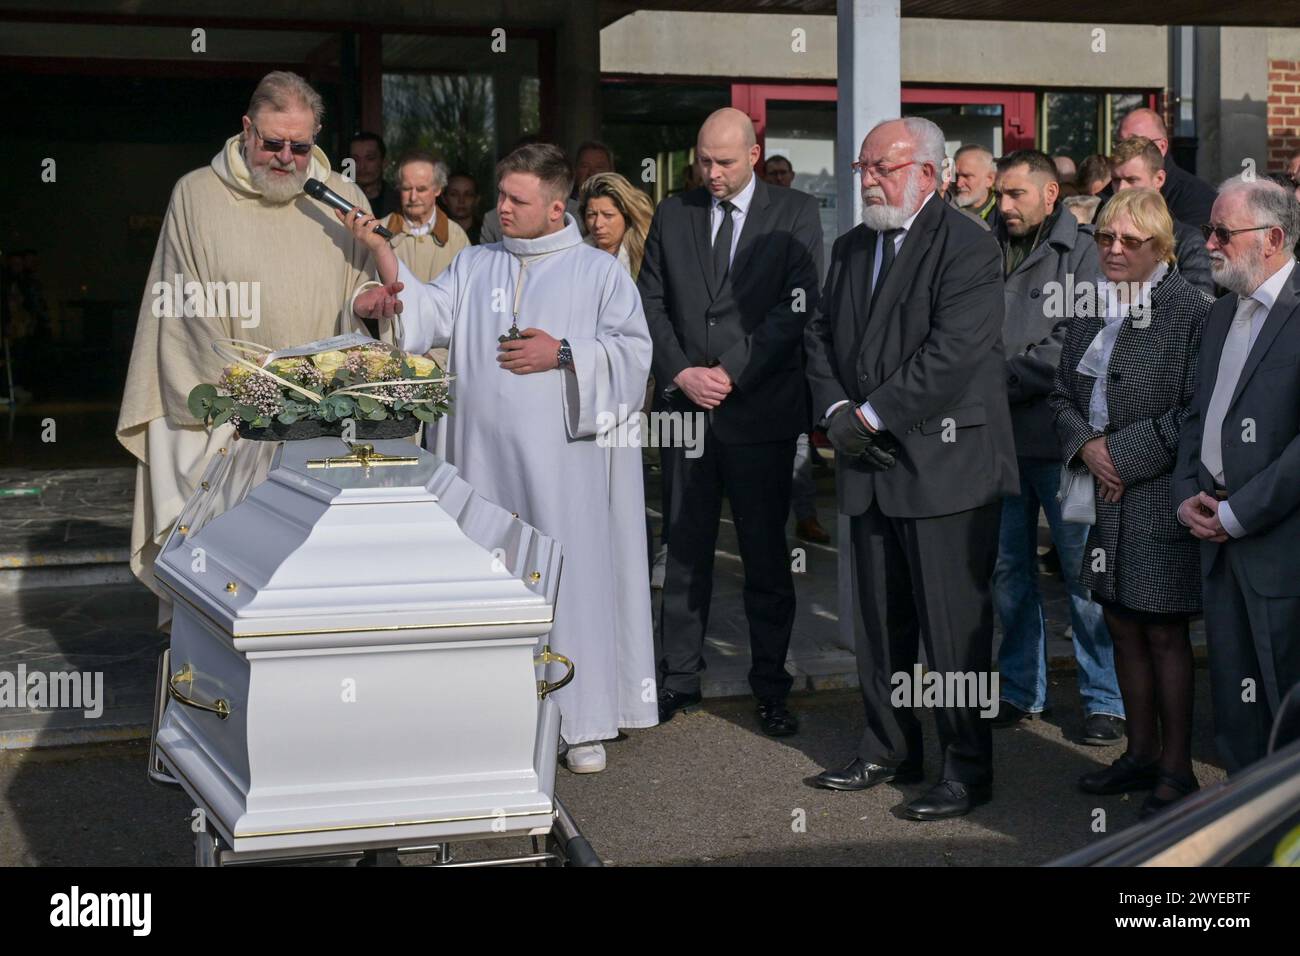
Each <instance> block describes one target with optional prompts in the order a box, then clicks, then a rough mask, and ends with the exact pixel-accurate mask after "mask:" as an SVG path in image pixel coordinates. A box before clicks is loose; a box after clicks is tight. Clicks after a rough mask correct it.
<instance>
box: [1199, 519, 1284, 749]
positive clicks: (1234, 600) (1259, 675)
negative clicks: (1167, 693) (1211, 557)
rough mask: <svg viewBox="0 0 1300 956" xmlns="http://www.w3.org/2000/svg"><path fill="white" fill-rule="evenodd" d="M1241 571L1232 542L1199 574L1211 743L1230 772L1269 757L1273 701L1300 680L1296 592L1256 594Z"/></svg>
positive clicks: (1279, 701)
mask: <svg viewBox="0 0 1300 956" xmlns="http://www.w3.org/2000/svg"><path fill="white" fill-rule="evenodd" d="M1243 571H1244V569H1243V568H1242V562H1241V558H1240V554H1239V553H1238V551H1237V549H1236V548H1235V547H1234V546H1233V542H1231V541H1229V542H1227V543H1226V544H1223V545H1220V546H1219V556H1218V560H1217V561H1216V562H1215V564H1214V567H1213V568H1212V569H1211V570H1210V573H1209V574H1208V575H1206V576H1205V579H1204V595H1205V644H1206V651H1207V652H1208V655H1209V660H1210V697H1211V700H1213V701H1214V744H1215V749H1217V750H1218V752H1219V757H1220V758H1221V759H1222V760H1223V763H1224V766H1225V767H1226V768H1227V770H1228V772H1229V773H1236V772H1237V771H1239V770H1241V769H1242V768H1243V767H1247V766H1249V765H1250V764H1252V763H1254V762H1255V761H1256V760H1259V759H1261V758H1262V757H1264V756H1265V755H1266V753H1267V751H1268V737H1269V733H1270V731H1271V730H1272V728H1273V718H1274V716H1275V715H1276V714H1277V711H1278V705H1279V704H1281V702H1282V698H1284V697H1286V695H1287V692H1288V691H1290V690H1291V688H1292V687H1294V686H1295V685H1296V684H1297V683H1300V597H1268V596H1265V595H1263V594H1260V593H1259V592H1258V591H1256V590H1255V589H1254V588H1252V587H1251V586H1250V584H1249V583H1248V582H1247V580H1246V575H1245V574H1244V573H1243ZM1247 679H1249V680H1250V681H1251V685H1246V684H1245V681H1246V680H1247ZM1248 686H1251V687H1253V693H1248V692H1247V687H1248ZM1243 698H1246V699H1243Z"/></svg>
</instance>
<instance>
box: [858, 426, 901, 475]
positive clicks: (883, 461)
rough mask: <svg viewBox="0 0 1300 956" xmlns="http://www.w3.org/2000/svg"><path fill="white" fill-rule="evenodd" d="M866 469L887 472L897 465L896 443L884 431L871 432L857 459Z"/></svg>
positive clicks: (891, 436)
mask: <svg viewBox="0 0 1300 956" xmlns="http://www.w3.org/2000/svg"><path fill="white" fill-rule="evenodd" d="M858 461H860V462H862V463H863V464H864V465H866V466H867V467H868V468H874V469H875V470H876V471H887V470H888V469H890V468H893V467H894V465H896V464H898V442H897V440H895V438H894V436H893V435H891V434H889V432H886V431H879V432H872V433H871V434H870V441H868V442H867V447H866V448H865V449H864V450H863V452H862V454H861V455H860V456H859V457H858Z"/></svg>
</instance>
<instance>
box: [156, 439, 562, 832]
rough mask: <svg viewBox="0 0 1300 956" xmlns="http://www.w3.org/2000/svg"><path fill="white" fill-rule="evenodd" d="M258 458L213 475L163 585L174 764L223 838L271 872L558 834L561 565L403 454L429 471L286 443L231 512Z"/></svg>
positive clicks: (390, 449) (509, 518) (504, 515)
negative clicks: (324, 859) (167, 602)
mask: <svg viewBox="0 0 1300 956" xmlns="http://www.w3.org/2000/svg"><path fill="white" fill-rule="evenodd" d="M249 445H250V443H247V442H243V441H240V442H236V443H234V447H233V448H232V450H231V453H230V454H229V455H219V456H216V457H215V458H214V459H213V461H212V463H211V464H210V466H209V468H208V473H207V474H206V475H205V479H204V487H202V488H201V489H200V490H199V491H198V492H197V493H196V494H195V497H194V498H193V499H192V500H191V501H190V502H189V504H188V505H187V506H186V510H185V512H184V513H183V514H182V516H181V518H180V520H179V521H178V523H177V527H176V530H175V531H173V533H172V535H171V537H170V538H169V539H168V541H167V543H166V544H165V546H164V548H163V551H162V553H161V555H160V556H159V558H158V561H157V564H156V566H155V573H156V575H157V578H158V580H159V581H160V582H161V583H162V585H163V586H164V587H165V588H166V589H167V590H168V591H169V592H170V593H171V595H172V597H173V600H174V602H175V616H174V619H173V624H172V637H171V652H170V665H169V670H170V672H171V675H172V687H173V690H174V691H175V693H172V694H171V698H170V699H169V700H168V701H167V704H166V707H165V709H164V711H163V713H162V717H161V720H160V722H159V729H158V733H157V737H156V745H157V751H158V756H159V759H160V761H161V762H162V764H163V765H164V766H166V768H167V769H168V770H169V771H170V772H172V773H173V774H174V775H175V776H176V777H177V778H178V779H179V780H180V781H181V783H182V786H183V787H184V788H185V789H186V791H187V792H188V793H189V794H190V796H191V797H193V799H194V800H195V802H196V805H197V806H198V807H199V808H200V809H201V810H203V811H204V813H205V814H206V815H207V818H208V820H207V822H208V825H209V826H210V827H211V828H213V829H215V830H216V831H217V832H218V833H219V834H220V835H221V837H222V838H223V839H224V840H225V841H226V843H227V844H228V845H229V846H230V847H231V849H233V850H234V851H235V852H236V853H249V854H253V855H257V854H263V855H267V856H272V855H275V854H276V853H277V852H283V851H293V852H298V853H302V852H307V851H311V850H313V849H317V850H324V849H326V848H357V847H364V846H381V845H382V846H396V845H402V846H411V845H419V844H423V843H430V842H442V841H443V840H445V839H448V838H454V837H456V836H465V835H471V834H482V835H484V836H509V835H518V834H520V833H530V832H531V833H539V832H544V831H546V830H548V829H549V828H550V826H551V815H552V811H553V807H552V788H553V783H554V772H555V764H556V744H557V738H558V735H559V714H558V710H557V708H556V707H555V705H554V703H553V701H550V700H541V701H540V702H539V699H538V683H537V678H538V676H539V672H538V671H537V670H535V665H534V655H535V653H536V652H537V650H538V648H539V646H540V645H541V643H542V642H541V641H540V638H542V637H543V636H544V635H545V634H546V633H547V632H548V631H549V630H550V628H551V621H552V618H553V611H554V602H555V595H556V592H557V590H558V588H559V575H560V549H559V545H558V544H557V543H556V542H555V541H553V540H552V539H550V538H548V537H546V536H544V535H542V534H540V533H539V532H538V531H536V530H535V529H533V528H531V527H529V526H528V525H526V524H524V523H523V522H522V521H520V520H519V519H518V518H517V517H515V516H514V515H512V514H511V513H510V512H509V511H507V510H505V509H503V508H500V507H498V506H497V505H495V504H493V503H492V502H489V501H487V500H486V499H484V498H482V497H481V496H479V495H478V494H477V493H476V492H475V491H474V490H473V489H472V488H471V487H470V486H469V485H468V484H467V483H466V482H465V481H464V480H463V479H461V478H460V477H459V476H458V475H457V473H456V469H455V468H453V467H452V466H451V465H448V464H447V463H446V462H444V461H442V460H441V459H439V458H437V457H436V456H434V455H431V454H429V453H428V452H425V451H423V450H421V449H419V448H417V447H416V446H414V445H412V444H410V443H409V442H404V441H376V442H374V443H373V445H374V447H375V450H376V451H378V452H380V453H384V454H388V455H395V456H396V455H401V456H412V457H415V458H416V459H417V461H416V462H415V463H413V464H408V465H390V466H377V467H372V468H360V467H329V468H321V467H309V464H308V463H309V461H311V460H313V459H315V460H319V459H324V458H327V457H330V456H335V457H337V456H342V455H346V454H347V453H348V449H347V447H346V446H345V445H344V444H343V443H342V442H341V441H340V440H338V439H326V438H322V439H315V440H311V441H298V442H288V443H286V444H284V445H283V446H281V448H280V450H279V451H278V452H277V453H276V456H275V459H274V461H273V462H272V465H271V470H270V472H269V473H268V474H267V476H266V478H265V480H263V481H261V482H260V483H257V484H254V485H253V486H252V488H251V490H250V491H248V492H247V493H246V494H243V495H240V496H238V499H239V500H237V501H236V502H235V503H233V504H230V503H229V502H225V503H219V502H220V499H221V497H222V496H221V492H222V490H223V487H226V486H223V481H225V479H226V478H227V477H231V476H233V475H234V474H235V473H237V472H238V471H239V468H238V467H237V466H235V467H232V463H234V462H235V460H236V459H237V457H238V456H239V455H241V454H249V453H252V452H255V451H256V449H255V448H251V447H249ZM241 446H242V447H241ZM233 480H234V479H233V478H232V483H233ZM223 507H224V508H225V510H222V508H223ZM177 674H181V675H183V676H182V678H181V679H179V680H177V679H175V675H177ZM551 676H552V677H555V676H556V674H555V673H554V672H553V673H552V675H551ZM179 698H185V699H186V701H182V700H181V699H179ZM218 700H221V701H224V702H225V705H224V707H225V708H226V709H228V711H229V713H228V715H226V716H222V715H219V714H217V713H212V712H209V711H205V710H203V709H201V707H200V706H195V704H198V705H201V706H209V707H217V708H218V709H220V708H221V707H222V705H218V704H216V703H215V702H216V701H218Z"/></svg>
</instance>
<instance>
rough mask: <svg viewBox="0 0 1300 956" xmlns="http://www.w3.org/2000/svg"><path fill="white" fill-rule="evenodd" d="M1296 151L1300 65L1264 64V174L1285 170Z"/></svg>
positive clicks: (1299, 144) (1298, 144) (1298, 148)
mask: <svg viewBox="0 0 1300 956" xmlns="http://www.w3.org/2000/svg"><path fill="white" fill-rule="evenodd" d="M1297 152H1300V66H1298V65H1297V63H1296V61H1295V60H1269V61H1268V170H1267V171H1268V172H1274V171H1280V170H1285V169H1286V166H1287V163H1288V162H1289V161H1290V159H1291V157H1292V156H1294V155H1295V154H1296V153H1297Z"/></svg>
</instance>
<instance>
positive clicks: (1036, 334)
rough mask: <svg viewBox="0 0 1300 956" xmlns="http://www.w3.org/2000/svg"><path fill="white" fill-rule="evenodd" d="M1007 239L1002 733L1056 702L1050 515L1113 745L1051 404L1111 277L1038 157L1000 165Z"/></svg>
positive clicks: (1083, 669) (1116, 734)
mask: <svg viewBox="0 0 1300 956" xmlns="http://www.w3.org/2000/svg"><path fill="white" fill-rule="evenodd" d="M998 192H999V193H1000V197H1001V198H1000V199H999V212H1000V213H1001V215H1002V222H1001V223H1000V225H999V227H998V233H997V238H998V242H999V243H1000V244H1001V246H1002V250H1003V264H1004V272H1005V290H1006V319H1005V321H1004V323H1003V326H1002V345H1003V351H1004V352H1005V354H1006V373H1007V378H1006V381H1007V392H1008V399H1009V400H1010V403H1011V424H1012V428H1013V430H1014V432H1015V439H1016V463H1017V465H1018V467H1019V470H1020V494H1019V495H1014V496H1010V497H1007V498H1004V499H1003V510H1002V525H1001V532H1000V539H999V542H998V560H997V566H996V569H995V570H994V574H993V590H994V602H995V604H996V606H997V609H998V617H999V618H1000V620H1001V622H1002V646H1001V649H1000V650H999V653H998V669H999V671H1000V672H1001V682H1000V690H999V694H1000V697H1001V704H1000V706H999V709H998V716H997V717H996V718H995V719H994V723H993V725H994V726H995V727H1010V726H1013V725H1015V724H1016V723H1018V722H1020V721H1022V720H1025V719H1027V718H1031V717H1033V716H1034V715H1036V714H1040V713H1042V712H1043V710H1044V709H1045V707H1046V703H1047V629H1046V624H1045V618H1044V614H1043V601H1042V596H1041V595H1040V594H1039V591H1038V584H1037V579H1038V511H1039V508H1040V507H1041V508H1042V509H1043V510H1044V511H1045V512H1046V513H1047V522H1048V526H1049V527H1050V529H1051V536H1052V541H1053V543H1054V544H1055V545H1056V550H1057V553H1058V554H1059V555H1060V559H1061V571H1062V573H1063V574H1064V576H1065V583H1066V586H1067V587H1068V589H1069V593H1070V622H1071V625H1072V627H1073V631H1074V653H1075V658H1076V660H1077V661H1078V664H1079V694H1080V696H1081V697H1082V699H1083V709H1084V714H1085V719H1084V728H1083V733H1082V735H1081V738H1080V739H1081V741H1082V742H1083V743H1088V744H1096V745H1100V746H1105V745H1109V744H1115V743H1118V742H1119V741H1120V740H1121V739H1122V738H1123V735H1124V720H1123V718H1124V704H1123V701H1122V700H1121V698H1120V693H1119V685H1118V682H1117V680H1116V677H1115V658H1114V651H1113V648H1112V646H1111V641H1110V635H1109V634H1108V633H1107V632H1106V624H1105V621H1104V620H1103V618H1102V613H1101V608H1100V607H1099V606H1098V605H1097V604H1096V603H1095V602H1094V601H1092V600H1091V598H1090V596H1089V595H1088V593H1087V591H1086V590H1085V589H1084V588H1082V587H1081V586H1080V584H1079V573H1080V571H1081V570H1082V567H1083V559H1084V546H1085V543H1086V540H1087V531H1088V528H1087V526H1086V525H1081V524H1069V523H1066V522H1064V521H1062V520H1061V507H1060V504H1059V503H1058V502H1057V500H1056V492H1057V490H1058V488H1059V487H1060V477H1061V451H1060V446H1059V444H1058V440H1057V437H1056V428H1055V426H1054V423H1053V416H1052V411H1051V409H1050V408H1049V407H1048V405H1047V396H1048V395H1049V394H1050V393H1051V391H1052V380H1053V378H1054V376H1055V375H1056V366H1057V363H1058V362H1059V361H1060V356H1061V344H1062V342H1063V341H1064V339H1065V333H1066V329H1067V328H1068V326H1069V324H1070V318H1071V316H1072V315H1073V307H1074V303H1075V298H1076V297H1075V293H1074V289H1075V288H1076V287H1078V286H1079V285H1080V284H1081V283H1093V282H1095V281H1096V280H1097V277H1098V273H1099V266H1098V259H1097V246H1096V244H1095V243H1094V242H1093V238H1092V234H1091V227H1082V228H1081V227H1080V226H1079V223H1078V220H1076V219H1075V217H1074V216H1072V215H1071V214H1070V213H1068V212H1066V211H1064V209H1063V208H1062V207H1061V206H1060V204H1059V202H1058V199H1059V197H1060V184H1059V183H1058V182H1057V172H1056V166H1055V164H1053V162H1052V160H1051V159H1050V158H1049V157H1048V156H1047V155H1046V154H1045V153H1041V152H1038V151H1037V150H1020V151H1018V152H1014V153H1011V154H1009V155H1007V156H1005V157H1003V158H1002V160H1001V161H999V163H998Z"/></svg>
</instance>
